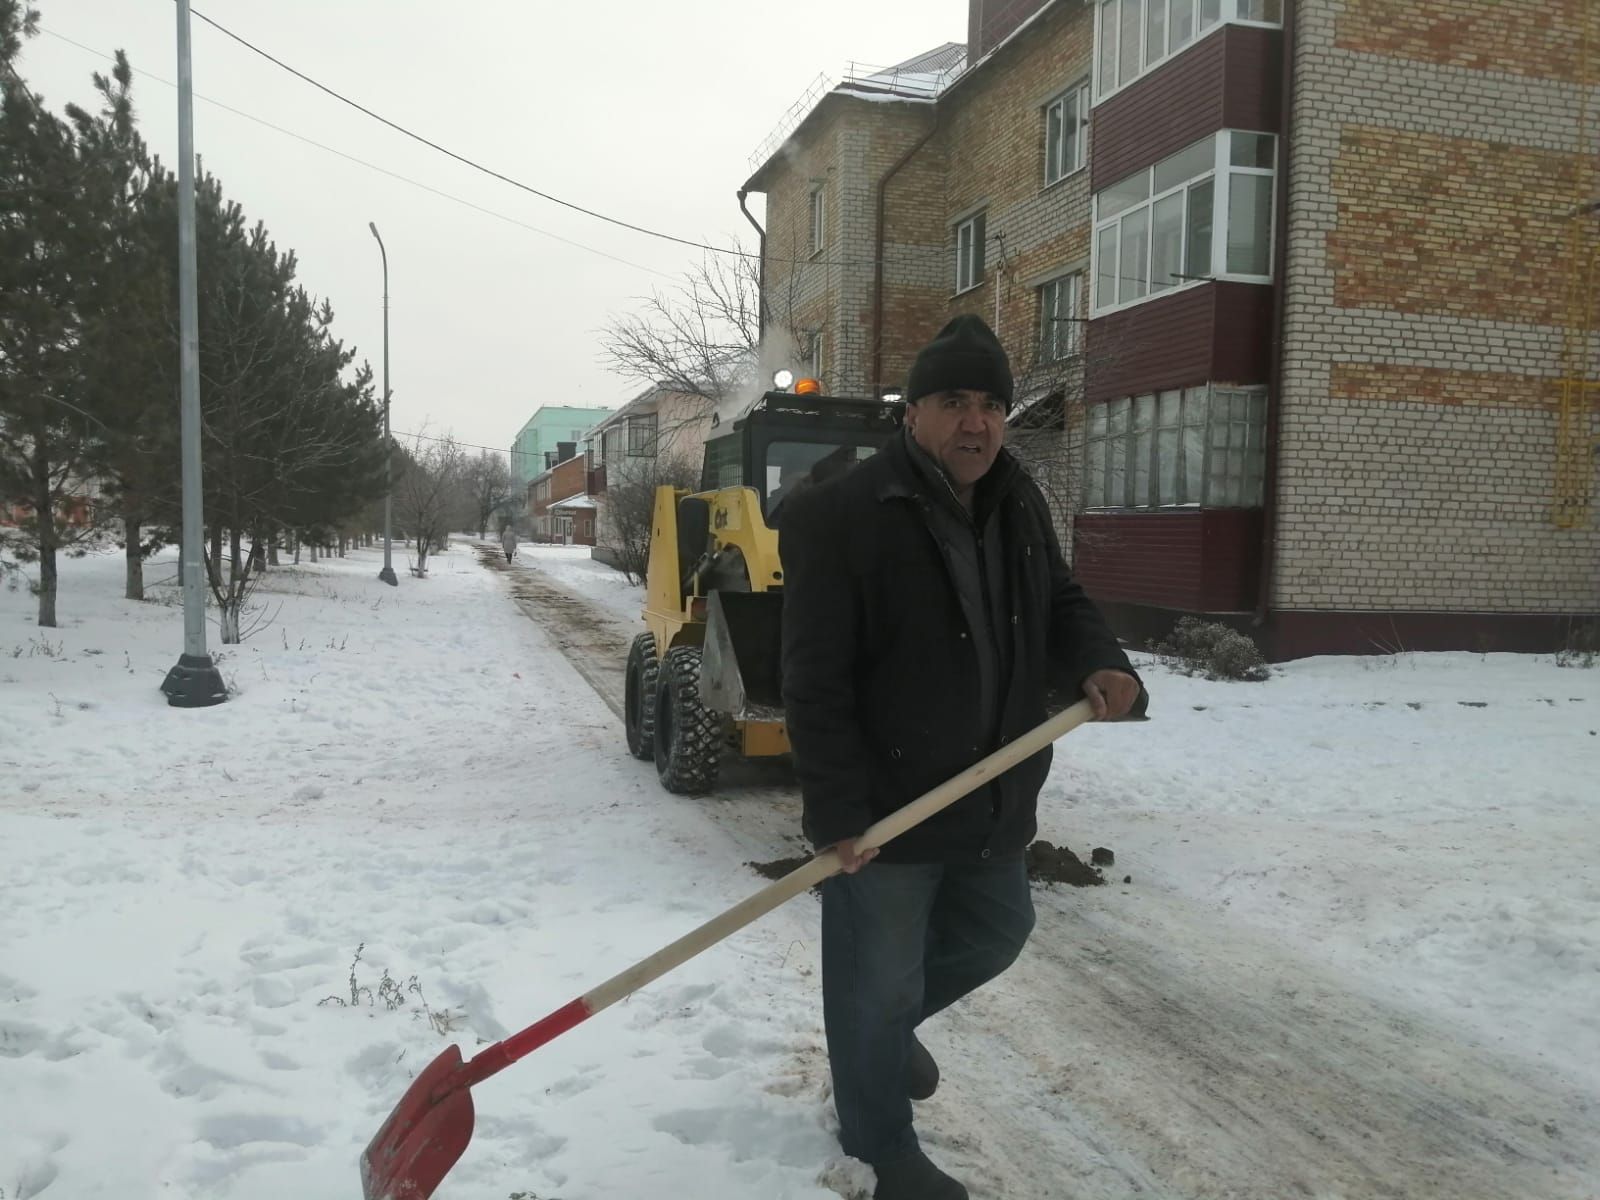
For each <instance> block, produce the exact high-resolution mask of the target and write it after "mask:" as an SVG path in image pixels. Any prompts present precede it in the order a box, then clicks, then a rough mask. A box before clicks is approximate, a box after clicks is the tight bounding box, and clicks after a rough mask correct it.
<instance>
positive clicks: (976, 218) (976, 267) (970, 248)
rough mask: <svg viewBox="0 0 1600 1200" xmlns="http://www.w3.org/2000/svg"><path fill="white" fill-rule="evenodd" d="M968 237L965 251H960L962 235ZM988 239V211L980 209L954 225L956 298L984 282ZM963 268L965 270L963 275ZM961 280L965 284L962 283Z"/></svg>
mask: <svg viewBox="0 0 1600 1200" xmlns="http://www.w3.org/2000/svg"><path fill="white" fill-rule="evenodd" d="M963 234H966V235H968V240H967V246H966V249H965V251H963V249H962V244H961V242H962V235H963ZM988 239H989V211H988V209H980V210H978V211H977V212H975V213H973V214H972V215H971V216H968V217H963V218H962V219H961V220H959V221H957V222H956V223H955V246H956V281H955V282H956V290H955V294H956V295H957V296H959V295H961V294H962V293H963V292H970V291H972V290H973V289H975V288H980V287H982V286H983V285H984V282H985V278H986V276H985V272H984V268H985V266H986V265H987V263H986V261H985V257H984V246H985V243H986V242H987V241H988ZM963 267H965V268H966V271H965V273H964V272H963ZM963 278H965V279H966V282H965V283H963V282H962V280H963Z"/></svg>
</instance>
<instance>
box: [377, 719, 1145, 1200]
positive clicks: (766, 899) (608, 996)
mask: <svg viewBox="0 0 1600 1200" xmlns="http://www.w3.org/2000/svg"><path fill="white" fill-rule="evenodd" d="M1145 703H1146V696H1145V693H1144V692H1143V691H1141V692H1140V695H1139V703H1138V704H1137V705H1136V707H1135V709H1134V713H1135V715H1142V714H1143V710H1144V707H1145ZM1093 715H1094V711H1093V709H1092V708H1091V707H1090V705H1089V702H1088V701H1087V700H1080V701H1079V702H1078V703H1077V704H1074V705H1073V706H1072V707H1071V708H1068V709H1065V710H1063V711H1062V712H1060V713H1058V714H1057V715H1056V716H1054V717H1052V718H1050V719H1049V720H1048V721H1046V722H1044V723H1043V724H1042V725H1039V726H1037V727H1036V728H1034V729H1033V730H1031V731H1030V732H1028V733H1026V734H1024V735H1023V736H1021V737H1019V738H1018V739H1017V740H1016V741H1014V742H1012V743H1011V744H1010V745H1009V746H1003V747H1001V748H1000V749H999V750H996V751H995V752H994V753H993V754H991V755H989V757H987V758H985V759H983V760H982V761H980V762H977V763H974V764H973V765H972V766H970V767H968V768H967V769H966V770H965V771H963V772H961V774H959V775H957V776H956V777H955V778H954V779H951V780H949V781H947V782H945V783H942V784H940V785H939V786H938V787H936V788H934V789H933V791H931V792H929V793H928V794H927V795H925V796H922V797H920V798H919V799H917V800H914V801H912V802H911V803H910V804H908V805H906V806H905V807H904V808H901V809H898V810H896V811H895V812H892V813H890V814H889V815H888V816H887V817H885V818H883V820H881V821H879V822H878V823H877V824H875V825H873V826H872V827H871V828H870V829H868V830H867V832H866V833H864V834H863V835H862V836H861V839H860V846H861V848H862V849H871V848H873V847H877V846H882V845H883V844H884V843H885V842H887V841H889V840H890V839H891V838H896V837H899V836H900V835H901V834H902V833H904V832H905V831H906V830H908V829H910V828H911V827H912V826H913V825H916V824H919V823H920V822H922V821H925V820H927V818H929V817H931V816H932V815H933V814H934V813H936V812H938V811H939V810H940V809H943V808H947V807H949V806H950V805H951V804H954V803H955V802H956V801H957V800H959V799H961V797H963V796H965V795H966V794H967V793H968V792H971V791H973V790H974V789H976V788H977V787H978V786H979V785H981V784H983V783H985V782H987V781H989V780H991V779H993V778H995V777H996V776H998V775H1001V774H1003V773H1004V772H1005V771H1007V770H1009V769H1010V768H1012V767H1014V766H1016V764H1017V763H1019V762H1021V761H1022V760H1023V759H1025V758H1028V757H1029V756H1030V755H1033V754H1036V753H1038V752H1039V751H1040V750H1043V749H1044V748H1045V747H1046V746H1048V745H1049V744H1050V743H1051V742H1053V741H1055V740H1056V739H1057V738H1059V737H1061V736H1062V735H1063V734H1066V733H1068V732H1070V731H1071V730H1073V729H1076V728H1077V727H1078V726H1079V725H1082V724H1083V723H1084V722H1085V721H1088V720H1090V719H1091V718H1092V717H1093ZM839 869H840V864H839V856H838V855H837V854H835V853H834V852H833V851H832V850H826V851H824V852H823V853H821V854H819V855H817V856H816V857H815V858H813V859H811V861H809V862H808V863H806V864H805V865H804V866H802V867H797V868H796V869H795V870H793V871H791V872H789V874H787V875H785V876H784V877H783V878H782V879H779V880H778V881H777V882H775V883H771V884H768V885H767V886H766V887H764V888H762V889H761V890H760V891H759V892H757V893H756V894H755V895H753V896H751V897H749V898H748V899H746V900H743V901H741V902H740V903H738V904H736V905H734V906H733V907H732V908H730V909H728V911H727V912H725V913H722V914H721V915H720V916H716V917H713V918H712V919H711V920H709V921H707V922H706V923H705V924H704V925H702V926H700V928H698V929H696V930H694V931H693V932H691V933H688V934H685V935H684V936H683V937H681V938H679V939H678V940H677V941H675V942H673V943H672V944H671V945H670V946H666V947H664V948H662V949H660V950H658V951H656V952H655V953H654V954H652V955H651V956H650V957H649V958H647V959H645V960H644V961H642V962H638V963H635V964H634V965H633V966H631V967H629V968H628V969H627V970H625V971H623V972H622V973H621V974H619V975H615V976H613V977H612V978H610V979H608V980H606V982H604V983H602V984H601V985H600V986H599V987H597V988H594V989H593V990H591V991H588V992H585V993H584V994H583V995H581V996H579V997H578V998H577V999H576V1000H574V1001H572V1002H571V1003H570V1004H566V1005H563V1006H562V1007H561V1008H558V1009H556V1010H555V1012H553V1013H551V1014H550V1015H549V1016H547V1017H545V1018H544V1019H543V1020H541V1021H537V1022H535V1023H534V1024H532V1025H530V1026H528V1027H527V1028H526V1029H524V1030H523V1031H522V1032H521V1033H515V1034H512V1035H511V1036H510V1037H508V1038H506V1039H505V1040H504V1041H501V1042H496V1043H495V1044H494V1045H492V1046H489V1047H487V1048H486V1049H484V1050H482V1051H480V1052H479V1053H478V1054H477V1055H476V1056H474V1057H473V1058H472V1059H471V1060H470V1061H465V1062H464V1061H462V1058H461V1047H459V1046H451V1047H449V1048H448V1049H447V1050H445V1051H444V1053H442V1054H440V1055H439V1056H438V1057H437V1058H435V1059H434V1060H433V1061H432V1062H431V1063H429V1064H428V1065H427V1066H426V1067H425V1068H424V1069H423V1071H422V1074H420V1075H418V1076H417V1077H416V1079H414V1080H413V1081H412V1083H411V1086H410V1087H409V1088H407V1089H406V1094H405V1095H404V1096H402V1097H401V1098H400V1103H399V1104H398V1105H396V1106H395V1110H394V1111H393V1112H392V1113H390V1114H389V1119H388V1120H387V1121H385V1122H384V1123H383V1127H382V1128H381V1129H379V1130H378V1133H377V1136H375V1137H374V1138H373V1139H372V1141H371V1142H370V1143H368V1145H367V1148H366V1150H364V1151H363V1152H362V1155H361V1194H362V1195H363V1196H364V1197H365V1200H427V1197H429V1196H432V1195H433V1191H434V1189H435V1188H437V1187H438V1186H439V1183H440V1182H441V1181H442V1180H443V1179H444V1177H445V1175H446V1174H447V1173H448V1172H449V1170H450V1168H451V1167H453V1166H455V1164H456V1161H457V1160H458V1159H459V1158H460V1157H461V1155H462V1154H463V1153H465V1152H466V1149H467V1143H468V1142H470V1141H471V1140H472V1123H473V1110H472V1091H471V1089H472V1087H473V1086H474V1085H475V1084H479V1083H482V1082H483V1081H484V1080H485V1079H488V1078H489V1076H491V1075H494V1074H496V1073H498V1072H500V1071H503V1070H505V1069H506V1068H507V1067H509V1066H510V1065H511V1064H512V1063H514V1062H516V1061H517V1060H518V1059H519V1058H522V1057H523V1056H524V1055H526V1054H530V1053H532V1052H533V1051H534V1050H537V1049H538V1048H539V1047H540V1046H542V1045H544V1044H545V1043H546V1042H548V1041H551V1040H553V1039H554V1038H557V1037H559V1036H560V1035H561V1034H563V1033H565V1032H567V1030H569V1029H571V1028H572V1027H573V1026H574V1025H577V1024H579V1023H580V1022H582V1021H585V1020H587V1019H588V1018H590V1017H592V1016H594V1015H595V1013H597V1012H599V1011H600V1010H601V1009H603V1008H609V1007H610V1006H611V1005H613V1004H615V1003H616V1002H617V1001H618V1000H621V999H624V998H625V997H627V996H630V995H632V994H633V993H634V992H636V991H638V990H639V989H640V988H642V987H643V986H644V985H645V984H647V983H649V982H651V981H652V980H654V979H659V978H660V977H661V976H662V975H665V974H666V973H667V972H668V971H670V970H672V969H673V968H674V967H677V966H681V965H682V964H683V963H685V962H688V961H689V959H691V958H693V957H694V956H695V955H697V954H699V953H700V952H701V951H702V950H706V949H709V948H710V947H712V946H714V945H716V944H717V943H718V942H720V941H722V939H723V938H725V937H728V936H729V935H730V934H733V933H735V932H737V931H738V930H740V929H743V928H744V927H745V926H746V925H748V924H750V922H752V921H754V920H755V919H756V918H757V917H761V916H764V915H766V914H767V913H769V912H771V911H772V910H773V909H775V908H777V907H778V906H779V905H780V904H782V903H784V901H786V900H790V899H792V898H793V897H795V896H798V895H799V894H800V893H801V892H803V891H805V890H806V889H808V888H810V887H812V886H814V885H815V884H818V883H821V882H822V881H823V880H824V879H826V878H828V877H829V876H830V875H835V874H837V873H838V871H839Z"/></svg>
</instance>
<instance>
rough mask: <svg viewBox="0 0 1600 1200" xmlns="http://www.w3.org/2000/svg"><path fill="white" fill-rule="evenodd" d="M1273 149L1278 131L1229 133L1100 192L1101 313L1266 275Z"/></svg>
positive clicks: (1097, 274) (1097, 299)
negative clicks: (1196, 286) (1221, 218)
mask: <svg viewBox="0 0 1600 1200" xmlns="http://www.w3.org/2000/svg"><path fill="white" fill-rule="evenodd" d="M1276 150H1277V139H1276V138H1275V137H1274V136H1273V135H1272V134H1269V133H1242V132H1238V131H1227V130H1225V131H1223V132H1222V133H1220V134H1218V135H1217V136H1215V137H1209V138H1206V139H1205V140H1203V141H1199V142H1196V143H1195V144H1194V145H1192V146H1190V147H1188V148H1187V149H1184V150H1180V151H1179V152H1178V153H1177V154H1173V155H1171V156H1169V157H1167V158H1165V159H1162V160H1161V161H1160V162H1158V163H1157V164H1156V165H1155V166H1153V167H1150V168H1148V169H1147V170H1144V171H1140V172H1138V173H1137V174H1135V175H1130V176H1129V177H1128V178H1126V179H1123V180H1120V181H1119V182H1117V183H1114V184H1112V185H1111V186H1110V187H1108V188H1106V189H1104V190H1103V191H1101V192H1100V193H1099V194H1098V195H1096V196H1095V235H1094V243H1093V252H1094V258H1095V271H1094V281H1095V294H1094V310H1095V312H1097V313H1098V312H1105V311H1106V310H1108V309H1111V308H1116V307H1118V306H1121V305H1125V304H1132V303H1135V302H1137V301H1139V300H1143V299H1145V298H1146V297H1149V296H1157V295H1160V294H1161V293H1163V292H1165V291H1168V290H1169V289H1171V288H1175V287H1180V286H1182V285H1184V284H1186V283H1191V282H1194V281H1197V280H1204V279H1213V278H1216V277H1218V276H1225V277H1227V278H1230V279H1241V280H1246V281H1258V282H1267V281H1269V280H1270V279H1271V276H1272V197H1273V188H1274V186H1275V181H1276V176H1275V172H1274V156H1275V154H1276ZM1219 190H1221V192H1222V197H1221V201H1220V204H1219V198H1218V196H1217V193H1218V191H1219ZM1219 208H1223V209H1224V211H1225V212H1226V216H1227V219H1226V221H1225V222H1224V225H1223V230H1224V238H1223V240H1222V244H1220V245H1219V244H1218V238H1217V236H1216V234H1217V230H1216V218H1217V214H1218V209H1219Z"/></svg>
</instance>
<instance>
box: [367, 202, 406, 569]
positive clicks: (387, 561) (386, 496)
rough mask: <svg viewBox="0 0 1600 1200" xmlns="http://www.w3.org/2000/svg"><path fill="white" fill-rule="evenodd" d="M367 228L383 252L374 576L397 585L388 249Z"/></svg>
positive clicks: (371, 224) (370, 223)
mask: <svg viewBox="0 0 1600 1200" xmlns="http://www.w3.org/2000/svg"><path fill="white" fill-rule="evenodd" d="M367 228H368V229H370V230H372V236H373V237H375V238H377V239H378V253H379V254H381V255H383V456H384V457H383V570H381V571H379V572H378V578H379V579H381V580H383V581H384V582H385V583H387V584H388V585H389V586H390V587H399V586H400V581H399V580H398V579H396V578H395V575H394V560H393V557H392V555H393V545H394V540H393V537H392V535H391V534H390V525H389V519H390V518H389V510H390V506H391V503H392V501H393V499H394V445H393V443H392V442H391V441H390V440H389V252H388V251H387V250H386V249H384V246H383V239H382V238H381V237H378V224H377V222H376V221H368V222H367Z"/></svg>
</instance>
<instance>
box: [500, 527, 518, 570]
mask: <svg viewBox="0 0 1600 1200" xmlns="http://www.w3.org/2000/svg"><path fill="white" fill-rule="evenodd" d="M500 549H502V550H504V551H505V552H506V561H507V562H510V561H511V560H512V559H513V558H515V557H516V556H517V531H516V530H515V529H513V528H512V527H511V526H509V525H507V526H506V527H505V528H504V529H502V530H501V531H500Z"/></svg>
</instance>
